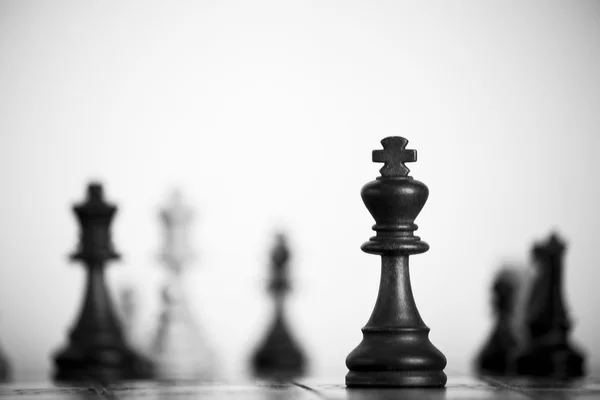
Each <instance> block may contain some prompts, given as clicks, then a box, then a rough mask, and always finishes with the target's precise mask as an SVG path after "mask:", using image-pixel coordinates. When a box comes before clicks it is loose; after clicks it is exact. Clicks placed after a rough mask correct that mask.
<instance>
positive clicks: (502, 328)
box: [475, 268, 519, 376]
mask: <svg viewBox="0 0 600 400" xmlns="http://www.w3.org/2000/svg"><path fill="white" fill-rule="evenodd" d="M518 285H519V281H518V279H517V276H516V272H515V271H514V270H511V269H509V268H505V269H503V270H501V271H500V272H499V273H498V274H497V275H496V278H495V279H494V283H493V285H492V307H493V310H494V316H495V320H496V321H495V324H494V327H493V330H492V334H491V335H490V337H489V338H488V340H487V341H486V342H485V344H484V345H483V347H482V349H481V351H480V352H479V355H478V356H477V359H476V360H475V368H476V369H477V372H478V373H480V374H482V375H494V376H506V375H512V374H513V373H514V371H513V364H514V356H515V351H516V350H517V346H518V340H517V336H516V333H515V331H514V322H513V321H514V312H515V307H516V303H517V295H518V288H519V286H518Z"/></svg>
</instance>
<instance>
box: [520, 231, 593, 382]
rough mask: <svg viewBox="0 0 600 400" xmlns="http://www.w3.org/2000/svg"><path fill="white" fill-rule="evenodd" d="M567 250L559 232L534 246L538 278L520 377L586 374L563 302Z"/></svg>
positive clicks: (528, 317) (582, 358) (527, 313)
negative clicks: (571, 342)
mask: <svg viewBox="0 0 600 400" xmlns="http://www.w3.org/2000/svg"><path fill="white" fill-rule="evenodd" d="M565 248H566V246H565V244H564V243H563V241H562V240H561V239H560V238H559V237H558V235H557V234H556V233H553V234H552V235H551V236H550V238H549V239H548V240H547V241H546V242H543V243H536V244H535V245H534V246H533V249H532V257H533V261H534V264H535V266H536V268H537V275H536V276H535V278H534V282H533V285H532V288H531V292H530V297H529V304H528V305H527V310H526V322H525V324H526V331H527V335H526V341H525V346H524V349H523V351H522V352H520V354H519V356H518V358H517V360H516V369H517V373H518V374H519V375H527V376H536V377H547V378H554V379H569V378H577V377H581V376H583V375H584V368H583V361H584V357H583V355H582V354H581V353H580V352H579V351H577V350H575V348H574V347H573V346H572V345H571V344H570V343H569V337H568V336H569V331H570V329H571V322H570V321H569V317H568V316H567V312H566V310H565V305H564V300H563V254H564V251H565Z"/></svg>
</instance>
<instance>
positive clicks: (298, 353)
mask: <svg viewBox="0 0 600 400" xmlns="http://www.w3.org/2000/svg"><path fill="white" fill-rule="evenodd" d="M289 257H290V255H289V250H288V246H287V240H286V237H285V236H284V235H283V234H278V235H277V236H276V244H275V247H274V249H273V251H272V253H271V262H272V264H271V266H272V269H271V273H272V275H271V282H270V284H269V292H270V294H271V296H272V297H273V301H274V305H275V314H274V317H273V321H272V323H271V326H270V328H269V330H268V331H267V334H266V336H265V338H264V340H263V341H262V343H261V344H260V345H259V346H258V348H257V350H256V351H255V353H254V355H253V357H252V371H253V374H254V376H255V377H257V378H259V379H267V380H273V381H289V380H290V379H294V378H299V377H301V376H303V375H304V374H305V372H306V357H305V355H304V352H303V351H302V349H301V348H300V346H299V344H298V343H297V342H296V340H295V339H294V337H293V336H292V334H291V332H290V329H289V326H288V323H287V320H286V313H285V298H286V296H287V294H288V292H289V291H290V289H291V285H290V282H289V276H288V260H289Z"/></svg>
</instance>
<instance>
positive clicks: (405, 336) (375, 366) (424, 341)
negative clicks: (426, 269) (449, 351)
mask: <svg viewBox="0 0 600 400" xmlns="http://www.w3.org/2000/svg"><path fill="white" fill-rule="evenodd" d="M407 143H408V140H406V139H404V138H402V137H387V138H385V139H383V140H382V141H381V144H382V145H383V150H374V151H373V162H383V163H385V165H384V166H383V168H381V169H380V170H379V172H380V173H381V176H380V177H378V178H377V180H375V181H372V182H369V183H367V184H366V185H365V186H364V187H363V188H362V190H361V197H362V199H363V202H364V203H365V206H366V207H367V209H368V210H369V212H370V213H371V215H372V216H373V218H374V219H375V222H376V223H375V225H374V226H373V230H374V231H376V232H377V234H376V235H375V236H374V237H371V238H370V239H369V241H368V242H366V243H364V244H363V245H362V247H361V249H362V250H363V251H364V252H366V253H370V254H377V255H380V256H381V280H380V284H379V294H378V296H377V302H376V303H375V307H374V309H373V312H372V314H371V318H370V319H369V321H368V322H367V325H366V326H365V327H364V328H362V332H363V340H362V342H361V343H360V344H359V345H358V347H356V348H355V349H354V350H353V351H352V352H351V353H350V354H349V355H348V357H347V358H346V365H347V366H348V369H349V370H350V371H349V372H348V374H347V375H346V385H347V386H349V387H358V386H372V387H386V386H389V387H442V386H444V385H445V384H446V379H447V378H446V374H445V373H444V371H443V370H444V367H445V366H446V358H445V357H444V355H443V354H442V353H441V352H440V351H439V350H438V349H437V348H436V347H435V346H434V345H433V344H432V343H431V341H430V340H429V328H428V327H427V326H426V325H425V323H424V322H423V320H422V319H421V316H420V315H419V311H418V309H417V305H416V304H415V300H414V297H413V293H412V288H411V283H410V275H409V266H408V258H409V256H410V255H413V254H420V253H424V252H426V251H427V250H429V245H428V244H427V243H425V242H423V241H422V240H421V238H419V237H418V236H415V235H414V234H413V232H414V231H415V230H417V225H416V224H415V223H414V220H415V219H416V217H417V215H419V212H420V211H421V209H422V208H423V206H424V205H425V202H426V201H427V197H428V196H429V190H428V189H427V186H425V184H423V183H422V182H419V181H417V180H415V179H413V178H412V177H411V176H409V175H408V173H409V169H408V168H407V167H406V165H405V163H407V162H413V161H416V160H417V152H416V150H407V149H406V145H407ZM441 298H443V295H441Z"/></svg>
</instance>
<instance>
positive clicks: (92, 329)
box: [54, 183, 152, 381]
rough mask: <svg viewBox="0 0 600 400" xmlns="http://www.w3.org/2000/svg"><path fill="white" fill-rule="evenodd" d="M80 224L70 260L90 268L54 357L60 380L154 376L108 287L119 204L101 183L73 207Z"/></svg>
mask: <svg viewBox="0 0 600 400" xmlns="http://www.w3.org/2000/svg"><path fill="white" fill-rule="evenodd" d="M73 210H74V212H75V215H76V216H77V220H78V222H79V224H80V226H81V233H80V239H79V245H78V247H77V250H76V251H75V253H74V254H73V255H71V259H72V260H74V261H81V262H82V263H83V264H84V265H85V267H86V272H87V287H86V292H85V298H84V302H83V307H82V308H81V311H80V313H79V317H78V319H77V322H76V324H75V327H74V328H73V329H72V330H71V331H70V335H69V343H68V345H67V346H66V348H64V349H62V350H61V351H59V352H58V353H56V354H55V356H54V361H55V364H56V370H55V375H54V378H55V379H56V380H58V381H90V380H92V381H114V380H121V379H146V378H151V377H152V365H151V363H150V362H149V361H148V360H147V359H145V358H144V357H142V356H141V355H139V354H137V353H136V352H135V351H134V350H132V349H131V348H130V347H129V345H128V344H127V342H126V340H125V338H124V335H123V332H122V328H121V325H120V323H119V318H118V316H117V314H116V313H115V311H114V308H113V303H112V301H111V298H110V296H109V292H108V290H107V287H106V282H105V277H104V269H105V267H106V263H107V262H108V261H112V260H117V259H119V258H120V255H119V254H118V253H117V252H116V251H115V249H114V247H113V244H112V240H111V234H110V224H111V222H112V220H113V217H114V216H115V213H116V211H117V207H116V206H114V205H111V204H107V203H106V202H105V200H104V193H103V190H102V186H101V185H100V184H98V183H93V184H90V185H89V186H88V190H87V199H86V200H85V202H84V203H82V204H79V205H76V206H74V207H73Z"/></svg>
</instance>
